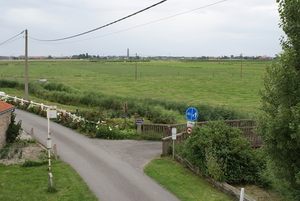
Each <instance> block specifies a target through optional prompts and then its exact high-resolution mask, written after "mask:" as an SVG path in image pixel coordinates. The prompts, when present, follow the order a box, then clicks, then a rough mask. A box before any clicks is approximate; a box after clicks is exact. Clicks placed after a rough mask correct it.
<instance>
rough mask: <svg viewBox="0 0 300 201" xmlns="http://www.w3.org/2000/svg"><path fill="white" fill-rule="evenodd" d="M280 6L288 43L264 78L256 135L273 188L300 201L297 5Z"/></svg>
mask: <svg viewBox="0 0 300 201" xmlns="http://www.w3.org/2000/svg"><path fill="white" fill-rule="evenodd" d="M279 2H280V4H279V14H280V17H281V24H280V26H281V27H282V29H283V30H284V32H285V33H286V35H287V40H284V39H283V38H282V40H281V45H282V48H283V50H284V52H283V53H282V54H280V57H279V58H278V59H277V62H274V63H273V65H272V66H271V67H269V68H267V72H266V75H265V78H264V85H265V89H264V91H262V92H261V99H262V114H261V116H260V117H259V127H260V128H259V135H260V136H261V137H262V139H263V141H264V143H265V144H266V147H265V151H266V154H267V155H268V157H269V159H270V162H269V166H270V171H271V172H272V174H273V175H274V177H273V179H272V182H273V185H275V186H276V187H277V189H281V192H283V193H285V194H286V193H287V194H290V195H291V197H293V198H294V199H296V200H300V190H299V189H300V181H299V175H300V160H299V154H300V130H299V125H300V79H299V78H300V15H299V10H300V4H299V2H298V1H296V0H288V1H287V0H280V1H279ZM278 180H280V181H281V182H277V181H278Z"/></svg>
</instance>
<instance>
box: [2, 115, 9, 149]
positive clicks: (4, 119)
mask: <svg viewBox="0 0 300 201" xmlns="http://www.w3.org/2000/svg"><path fill="white" fill-rule="evenodd" d="M11 113H12V111H9V112H6V113H4V114H0V149H1V148H2V147H3V146H4V145H5V143H6V142H5V140H6V130H7V128H8V125H9V124H10V116H11Z"/></svg>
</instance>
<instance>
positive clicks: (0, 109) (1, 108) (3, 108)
mask: <svg viewBox="0 0 300 201" xmlns="http://www.w3.org/2000/svg"><path fill="white" fill-rule="evenodd" d="M14 108H15V106H14V105H11V104H8V103H6V102H3V101H0V113H5V112H8V111H10V110H12V109H14Z"/></svg>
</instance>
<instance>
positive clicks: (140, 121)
mask: <svg viewBox="0 0 300 201" xmlns="http://www.w3.org/2000/svg"><path fill="white" fill-rule="evenodd" d="M135 123H136V124H142V123H144V120H143V119H136V120H135Z"/></svg>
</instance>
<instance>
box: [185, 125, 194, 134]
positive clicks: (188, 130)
mask: <svg viewBox="0 0 300 201" xmlns="http://www.w3.org/2000/svg"><path fill="white" fill-rule="evenodd" d="M192 130H193V128H192V127H187V128H186V130H185V131H186V134H188V135H190V134H191V133H192Z"/></svg>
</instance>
